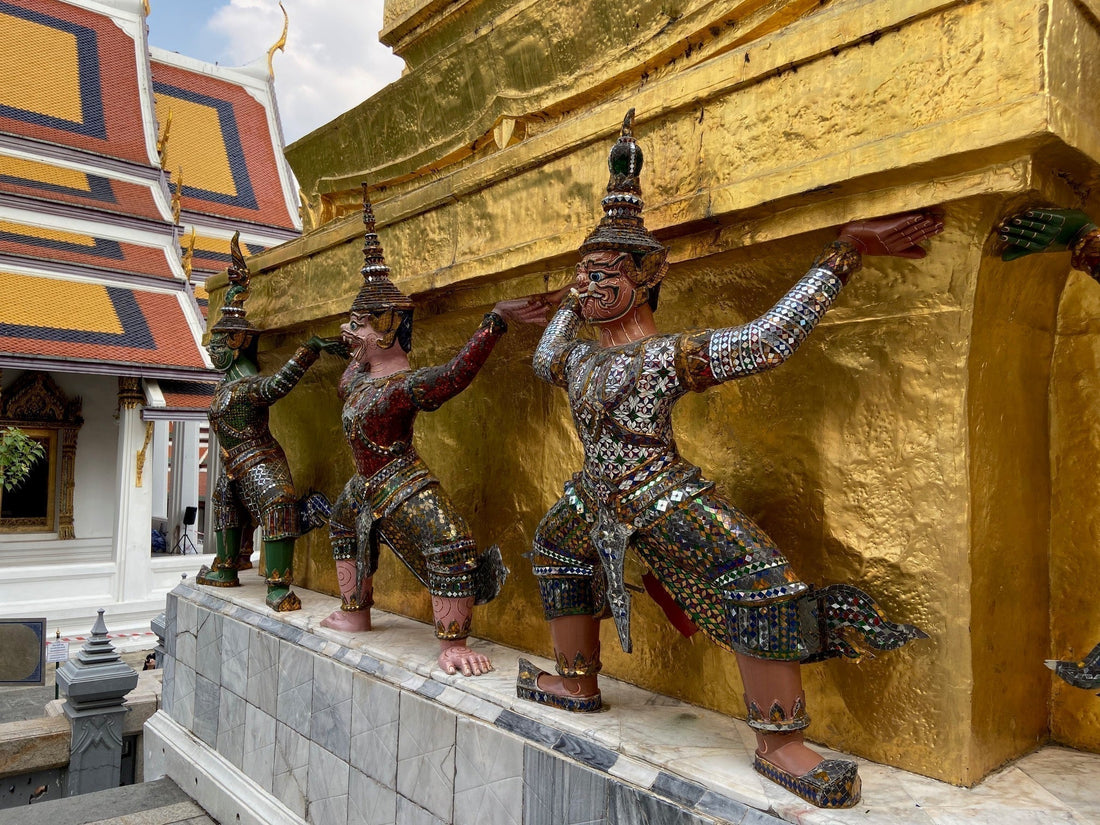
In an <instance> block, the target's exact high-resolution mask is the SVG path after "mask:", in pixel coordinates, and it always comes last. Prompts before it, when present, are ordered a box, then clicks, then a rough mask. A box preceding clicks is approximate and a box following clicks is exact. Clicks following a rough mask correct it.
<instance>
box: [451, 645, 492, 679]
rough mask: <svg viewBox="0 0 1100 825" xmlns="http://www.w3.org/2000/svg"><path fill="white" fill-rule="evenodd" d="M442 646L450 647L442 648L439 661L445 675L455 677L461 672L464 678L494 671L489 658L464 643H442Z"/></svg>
mask: <svg viewBox="0 0 1100 825" xmlns="http://www.w3.org/2000/svg"><path fill="white" fill-rule="evenodd" d="M440 645H441V646H443V645H448V646H446V647H442V650H440V652H439V659H438V660H437V661H438V662H439V666H440V667H441V668H443V670H444V672H445V673H448V674H450V675H452V676H453V675H454V674H456V673H458V672H459V671H461V672H462V675H463V676H480V675H481V674H482V673H488V672H489V671H490V670H492V669H493V663H492V662H490V661H489V657H488V656H486V655H485V654H484V653H477V652H476V651H473V650H470V648H468V647H466V645H465V643H464V642H461V641H458V642H450V643H448V642H441V643H440Z"/></svg>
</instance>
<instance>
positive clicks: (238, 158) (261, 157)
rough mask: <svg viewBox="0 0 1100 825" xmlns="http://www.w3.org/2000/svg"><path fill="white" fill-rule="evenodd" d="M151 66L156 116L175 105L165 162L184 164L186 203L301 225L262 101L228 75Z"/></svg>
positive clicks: (163, 116)
mask: <svg viewBox="0 0 1100 825" xmlns="http://www.w3.org/2000/svg"><path fill="white" fill-rule="evenodd" d="M151 65H152V71H153V88H154V96H155V98H156V103H157V112H158V116H159V117H160V118H161V119H162V120H163V119H166V117H167V112H168V110H169V109H171V111H172V129H171V134H170V137H169V140H168V147H167V152H168V154H167V161H166V164H165V166H166V168H167V169H168V170H169V171H170V172H171V173H172V175H173V176H175V175H176V174H177V170H178V169H179V168H182V169H183V208H184V209H189V210H192V211H195V212H201V213H203V214H207V215H217V216H220V217H225V218H240V219H244V220H247V221H252V222H255V223H262V224H266V225H268V226H276V227H280V228H284V229H296V227H295V225H294V221H293V219H292V218H291V215H290V213H289V211H288V210H287V202H286V196H285V194H284V191H283V184H282V178H281V177H280V175H279V165H278V161H277V159H276V156H275V149H274V143H275V142H276V136H275V135H273V134H272V132H271V128H270V126H269V125H268V118H267V110H266V109H265V108H264V106H263V105H262V104H261V103H260V102H259V101H257V100H256V99H255V98H254V97H252V96H251V95H250V94H249V93H248V92H247V91H245V89H243V88H242V87H241V86H238V85H237V84H235V83H231V82H229V81H227V80H223V79H221V78H217V77H211V76H210V75H206V74H200V73H198V72H194V71H191V70H188V69H183V68H180V67H178V66H172V65H169V64H166V63H158V62H156V61H153V62H152V64H151ZM173 141H176V142H175V143H173ZM174 185H175V178H174V177H173V186H174Z"/></svg>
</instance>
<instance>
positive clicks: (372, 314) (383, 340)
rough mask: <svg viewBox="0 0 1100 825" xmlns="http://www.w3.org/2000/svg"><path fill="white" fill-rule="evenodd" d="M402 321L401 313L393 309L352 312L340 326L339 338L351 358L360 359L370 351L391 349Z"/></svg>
mask: <svg viewBox="0 0 1100 825" xmlns="http://www.w3.org/2000/svg"><path fill="white" fill-rule="evenodd" d="M403 320H404V315H403V313H400V312H398V311H397V310H394V309H382V310H368V311H365V312H353V313H351V316H350V317H349V319H348V322H347V323H346V324H343V325H341V327H340V336H341V338H343V340H344V343H345V344H347V345H348V349H350V350H351V352H352V355H353V357H355V356H358V357H359V358H360V359H362V358H363V357H364V356H366V355H367V354H368V353H369V352H370V350H371V349H389V348H390V347H392V346H393V345H394V342H395V341H396V340H397V333H398V330H400V328H401V322H402V321H403ZM366 360H370V359H369V358H367V359H366Z"/></svg>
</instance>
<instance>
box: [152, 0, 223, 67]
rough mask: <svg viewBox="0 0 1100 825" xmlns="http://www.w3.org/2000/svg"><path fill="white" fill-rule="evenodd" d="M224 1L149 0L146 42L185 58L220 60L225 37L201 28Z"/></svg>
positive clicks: (204, 27) (203, 27) (204, 26)
mask: <svg viewBox="0 0 1100 825" xmlns="http://www.w3.org/2000/svg"><path fill="white" fill-rule="evenodd" d="M228 5H229V3H228V2H227V0H150V3H149V6H150V14H149V43H150V45H152V46H158V47H159V48H162V49H167V50H168V51H170V52H179V53H180V54H185V55H187V56H188V57H195V58H198V59H199V60H207V61H210V62H214V61H217V60H220V59H222V56H223V50H224V48H225V45H226V44H225V40H224V38H222V37H221V36H220V35H214V34H213V33H212V32H210V31H208V30H205V29H206V24H207V23H208V22H209V20H210V18H211V17H213V16H214V12H216V11H217V10H218V9H219V8H221V7H222V6H228Z"/></svg>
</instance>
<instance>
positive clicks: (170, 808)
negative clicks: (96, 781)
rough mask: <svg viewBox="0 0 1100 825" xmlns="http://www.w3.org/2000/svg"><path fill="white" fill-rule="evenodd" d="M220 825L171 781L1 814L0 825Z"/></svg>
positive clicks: (52, 801) (11, 809)
mask: <svg viewBox="0 0 1100 825" xmlns="http://www.w3.org/2000/svg"><path fill="white" fill-rule="evenodd" d="M116 823H117V825H123V823H125V825H218V823H217V822H216V821H215V820H213V819H212V818H211V817H210V816H208V815H207V813H206V812H205V811H203V809H202V808H200V807H199V805H198V804H197V803H196V802H195V801H194V800H192V799H191V798H190V797H188V796H187V794H185V793H184V792H183V791H181V790H180V789H179V786H177V785H176V783H174V782H173V781H172V780H171V779H158V780H156V781H154V782H145V783H142V784H140V785H127V786H126V787H123V788H113V789H111V790H109V791H98V792H96V793H89V794H83V795H81V796H73V797H68V798H67V799H56V800H51V801H49V802H41V803H39V804H37V805H28V806H26V807H21V808H9V809H8V810H5V811H0V825H115V824H116Z"/></svg>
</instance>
